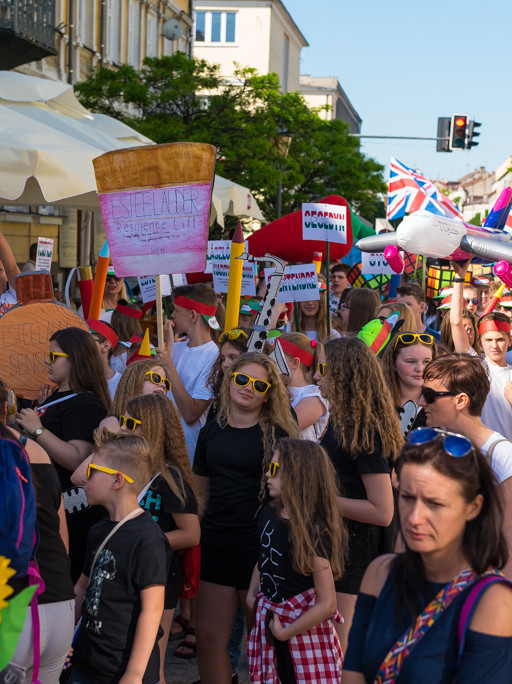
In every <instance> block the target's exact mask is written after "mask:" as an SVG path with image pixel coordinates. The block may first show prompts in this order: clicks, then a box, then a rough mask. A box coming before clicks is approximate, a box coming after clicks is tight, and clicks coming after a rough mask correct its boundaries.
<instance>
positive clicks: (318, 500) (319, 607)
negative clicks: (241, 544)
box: [247, 439, 348, 684]
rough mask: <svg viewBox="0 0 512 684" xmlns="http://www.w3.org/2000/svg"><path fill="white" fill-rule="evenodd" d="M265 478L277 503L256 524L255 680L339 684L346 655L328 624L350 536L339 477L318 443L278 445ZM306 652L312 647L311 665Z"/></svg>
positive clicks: (252, 593) (252, 598)
mask: <svg viewBox="0 0 512 684" xmlns="http://www.w3.org/2000/svg"><path fill="white" fill-rule="evenodd" d="M266 478H267V488H268V492H269V494H270V496H271V498H272V503H270V504H267V506H265V508H264V509H263V511H262V513H261V515H260V517H259V520H258V528H259V532H260V556H259V561H258V564H257V565H256V567H255V568H254V572H253V576H252V579H251V585H250V587H249V592H248V596H247V601H248V604H249V606H250V607H251V609H252V610H253V611H254V612H255V616H256V618H255V624H254V626H253V629H252V631H251V634H250V636H249V639H248V653H249V672H250V674H251V679H252V678H254V679H255V680H257V681H271V680H272V681H274V680H275V679H276V674H277V675H278V677H279V681H281V682H283V684H295V682H296V677H295V672H297V671H300V672H301V677H300V681H306V680H307V681H310V680H312V679H315V678H318V679H319V680H321V681H322V682H325V683H326V684H327V683H329V682H332V683H333V684H334V683H335V682H336V684H337V683H338V682H339V680H340V676H341V665H342V655H341V648H340V644H339V640H338V636H337V634H336V630H335V628H334V622H333V620H331V618H332V617H333V616H334V615H335V614H336V612H337V611H336V593H335V588H334V579H335V578H336V579H337V578H339V577H340V576H341V575H342V573H343V567H344V563H345V557H344V555H345V551H346V548H347V537H348V534H347V530H346V527H345V525H344V523H343V521H342V519H341V517H340V515H339V510H338V503H337V498H338V487H337V479H336V471H335V470H334V467H333V465H332V463H331V462H330V460H329V457H328V456H327V454H326V453H325V451H324V450H323V449H322V448H321V447H320V446H318V445H317V444H316V443H315V442H311V441H308V440H294V439H281V440H280V441H279V442H278V444H277V448H276V452H275V454H274V458H273V459H272V461H271V463H270V464H269V468H268V471H267V473H266ZM266 625H268V630H270V632H271V635H272V637H273V640H274V644H273V653H268V652H267V651H268V650H270V649H272V645H271V643H270V639H268V638H266V636H265V633H266ZM267 636H268V632H267ZM296 637H299V638H296ZM308 644H314V645H315V653H314V658H311V650H310V649H308ZM274 655H275V661H276V662H275V663H274ZM269 656H270V657H269ZM295 662H298V664H299V665H300V670H297V668H294V663H295ZM269 663H270V664H269ZM267 668H268V669H267ZM315 681H317V679H315Z"/></svg>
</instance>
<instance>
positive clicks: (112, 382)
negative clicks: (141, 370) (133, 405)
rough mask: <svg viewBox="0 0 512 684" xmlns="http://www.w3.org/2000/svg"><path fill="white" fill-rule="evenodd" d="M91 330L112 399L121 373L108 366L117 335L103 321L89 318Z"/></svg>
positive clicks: (116, 341)
mask: <svg viewBox="0 0 512 684" xmlns="http://www.w3.org/2000/svg"><path fill="white" fill-rule="evenodd" d="M86 323H87V325H88V326H89V330H90V331H91V335H92V336H93V338H94V341H95V342H96V344H97V345H98V351H99V353H100V357H101V362H102V364H103V368H104V369H105V378H106V380H107V387H108V391H109V393H110V398H111V399H112V401H113V400H114V394H115V393H116V389H117V386H118V384H119V380H121V373H118V372H117V371H116V370H112V369H111V368H110V366H109V363H110V359H111V358H112V354H113V353H114V349H115V348H116V346H117V343H118V342H119V337H118V336H117V334H116V331H115V330H114V328H113V327H112V326H111V325H109V324H108V323H105V322H104V321H94V320H92V319H90V318H88V319H87V321H86Z"/></svg>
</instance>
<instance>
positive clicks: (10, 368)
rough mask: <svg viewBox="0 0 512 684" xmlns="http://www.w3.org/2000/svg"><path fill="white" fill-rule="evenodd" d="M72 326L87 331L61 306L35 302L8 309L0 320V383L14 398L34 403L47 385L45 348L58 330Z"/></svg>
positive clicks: (77, 318) (46, 352) (78, 318)
mask: <svg viewBox="0 0 512 684" xmlns="http://www.w3.org/2000/svg"><path fill="white" fill-rule="evenodd" d="M70 326H74V327H76V328H82V330H86V331H87V332H88V331H89V328H88V327H87V325H86V324H85V322H84V320H83V319H82V318H81V317H80V316H79V315H78V314H76V313H75V312H74V311H72V310H71V309H68V307H67V306H64V305H63V304H57V303H55V302H53V303H50V302H44V303H42V302H36V303H33V304H24V305H23V306H15V307H13V308H12V309H9V311H7V312H6V313H5V314H4V315H3V316H2V317H1V318H0V365H1V367H2V380H3V381H4V382H5V384H6V386H7V388H8V389H12V390H14V392H15V393H16V396H18V397H24V398H25V399H37V395H38V392H39V390H40V388H41V387H42V385H45V384H46V383H47V382H48V368H47V366H46V363H45V361H46V359H47V358H48V348H49V345H50V337H51V336H52V335H53V333H54V332H56V331H57V330H61V329H62V328H69V327H70Z"/></svg>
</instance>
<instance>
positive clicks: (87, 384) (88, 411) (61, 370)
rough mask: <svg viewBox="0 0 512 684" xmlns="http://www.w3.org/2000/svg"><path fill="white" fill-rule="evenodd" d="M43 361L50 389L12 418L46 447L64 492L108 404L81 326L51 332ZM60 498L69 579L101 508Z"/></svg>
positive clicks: (92, 347)
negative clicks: (63, 509) (66, 536)
mask: <svg viewBox="0 0 512 684" xmlns="http://www.w3.org/2000/svg"><path fill="white" fill-rule="evenodd" d="M46 363H47V365H48V378H49V380H50V382H52V383H54V384H55V385H57V389H56V390H55V391H53V392H52V389H51V387H50V386H46V388H43V390H44V391H43V392H42V395H44V401H43V402H42V403H41V405H40V406H39V407H38V408H37V409H36V410H33V409H22V410H21V411H20V412H19V413H18V415H17V421H18V424H19V425H20V426H21V427H22V428H23V429H24V430H25V431H26V432H27V433H28V434H29V435H30V436H31V438H32V439H34V440H35V441H37V443H38V444H39V445H40V446H42V447H43V449H44V450H45V451H46V452H47V453H48V455H49V456H50V458H51V459H52V461H53V463H54V465H55V467H56V469H57V473H58V475H59V479H60V486H61V490H62V491H63V492H66V490H69V489H70V487H71V480H70V476H71V474H72V472H73V471H74V470H75V469H76V468H77V467H78V466H79V465H80V463H81V462H82V461H83V460H84V459H85V458H87V456H89V454H90V453H91V452H92V446H93V442H94V439H93V433H94V430H95V429H96V428H97V427H98V425H99V423H100V421H101V420H102V419H103V418H104V417H105V415H106V413H107V411H108V409H109V407H110V395H109V392H108V388H107V382H106V379H105V372H104V370H103V366H102V363H101V359H100V355H99V352H98V348H97V344H96V342H95V341H94V338H93V337H92V335H91V334H90V333H88V332H86V331H85V330H82V329H81V328H74V327H71V328H64V329H63V330H58V331H57V332H55V333H54V334H53V335H52V336H51V338H50V351H49V353H48V360H47V362H46ZM72 492H73V490H70V491H69V492H68V494H70V493H72ZM64 500H65V505H66V512H67V513H68V526H69V538H70V540H69V541H70V556H71V563H72V570H71V572H72V577H73V579H78V577H79V576H80V574H81V572H82V564H83V559H84V553H85V543H86V540H87V533H88V531H89V527H90V526H91V525H93V524H94V523H95V522H96V521H97V520H98V519H99V516H101V515H103V508H100V509H93V510H92V511H91V509H87V510H82V505H81V503H80V502H79V501H77V502H76V503H75V502H74V499H73V498H72V497H71V496H67V495H66V494H65V496H64ZM66 501H68V502H69V505H68V504H66ZM84 505H85V502H84Z"/></svg>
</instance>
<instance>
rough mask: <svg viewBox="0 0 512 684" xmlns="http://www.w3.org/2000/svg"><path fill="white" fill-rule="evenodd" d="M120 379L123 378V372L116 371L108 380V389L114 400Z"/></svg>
mask: <svg viewBox="0 0 512 684" xmlns="http://www.w3.org/2000/svg"><path fill="white" fill-rule="evenodd" d="M119 380H121V373H118V372H117V371H114V375H113V376H112V377H111V378H110V379H109V380H107V385H108V391H109V393H110V398H111V399H112V401H114V394H115V393H116V389H117V386H118V385H119Z"/></svg>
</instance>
